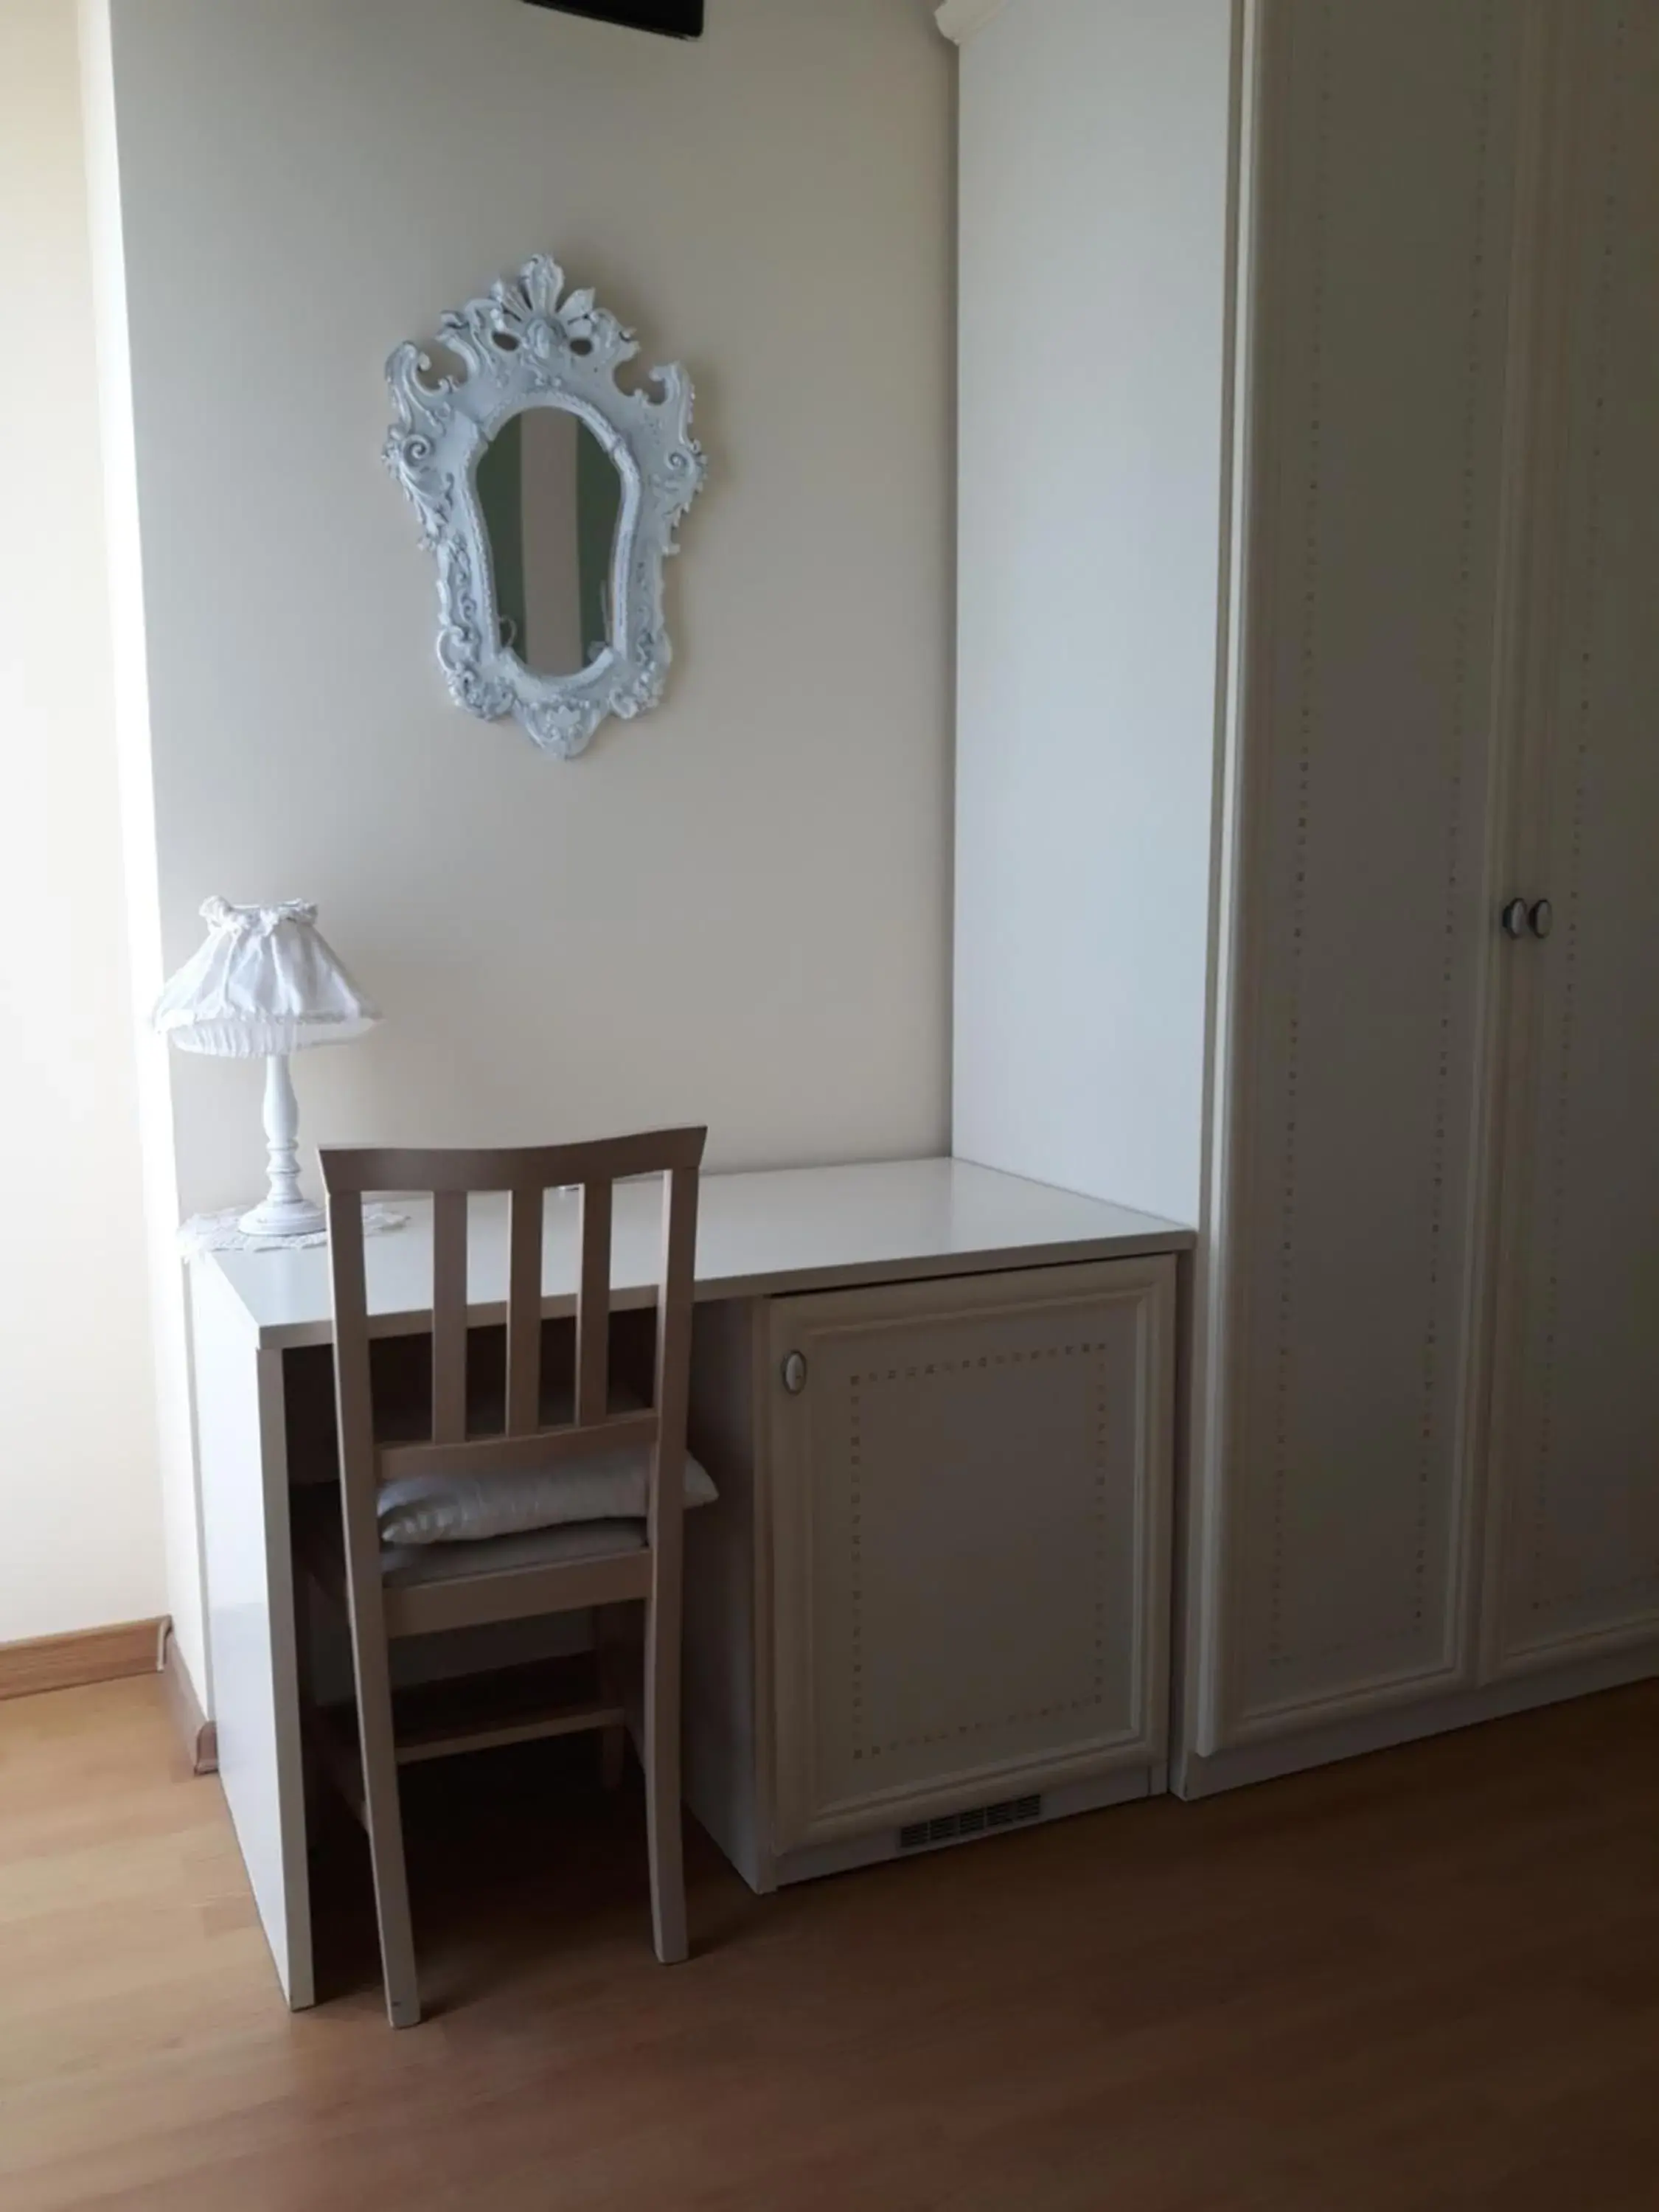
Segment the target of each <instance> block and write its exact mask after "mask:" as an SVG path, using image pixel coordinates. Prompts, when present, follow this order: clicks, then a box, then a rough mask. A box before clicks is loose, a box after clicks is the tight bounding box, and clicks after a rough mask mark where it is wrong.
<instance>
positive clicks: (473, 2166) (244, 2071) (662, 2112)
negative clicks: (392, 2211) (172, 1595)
mask: <svg viewBox="0 0 1659 2212" xmlns="http://www.w3.org/2000/svg"><path fill="white" fill-rule="evenodd" d="M1656 1741H1659V1690H1656V1689H1654V1688H1651V1687H1644V1688H1642V1689H1638V1690H1634V1691H1624V1692H1617V1693H1615V1694H1613V1695H1611V1696H1608V1697H1605V1698H1601V1699H1595V1700H1592V1701H1589V1702H1586V1703H1583V1704H1580V1705H1571V1706H1561V1707H1558V1708H1556V1709H1555V1710H1554V1711H1549V1712H1545V1713H1541V1714H1535V1715H1531V1716H1528V1717H1524V1718H1522V1719H1519V1720H1515V1721H1509V1722H1505V1723H1501V1724H1498V1725H1496V1726H1493V1727H1491V1728H1487V1729H1480V1730H1477V1731H1474V1732H1472V1733H1468V1734H1465V1735H1458V1736H1453V1737H1444V1738H1442V1739H1440V1740H1439V1741H1436V1742H1432V1743H1429V1744H1425V1745H1419V1746H1417V1747H1413V1748H1410V1749H1407V1750H1405V1751H1401V1752H1395V1753H1388V1754H1386V1755H1384V1756H1383V1757H1380V1758H1375V1759H1365V1760H1362V1761H1358V1762H1355V1763H1352V1764H1351V1765H1346V1766H1345V1767H1340V1768H1334V1769H1328V1770H1327V1771H1324V1772H1323V1773H1320V1774H1315V1775H1310V1776H1305V1777H1302V1778H1297V1779H1296V1780H1293V1781H1290V1782H1284V1783H1278V1784H1270V1785H1268V1786H1267V1787H1264V1788H1261V1789H1258V1790H1250V1791H1246V1792H1243V1793H1241V1794H1239V1795H1237V1796H1232V1797H1230V1798H1225V1799H1220V1800H1217V1801H1212V1802H1210V1803H1207V1804H1204V1805H1197V1806H1182V1805H1178V1804H1176V1803H1174V1802H1170V1801H1164V1802H1158V1803H1153V1804H1149V1805H1142V1806H1135V1807H1130V1808H1123V1809H1121V1810H1119V1811H1115V1812H1111V1813H1106V1814H1098V1815H1096V1816H1094V1817H1092V1818H1090V1819H1086V1820H1073V1821H1068V1822H1064V1823H1060V1824H1057V1825H1055V1826H1052V1827H1048V1828H1043V1829H1041V1830H1036V1831H1029V1832H1025V1833H1023V1834H1017V1835H1013V1836H1010V1837H1004V1838H998V1839H996V1840H995V1841H993V1842H987V1843H982V1844H973V1845H970V1846H969V1847H967V1848H964V1849H962V1850H955V1851H951V1852H946V1853H941V1854H939V1855H937V1856H935V1857H931V1858H929V1859H927V1860H922V1861H911V1862H907V1863H903V1864H902V1865H898V1866H894V1867H890V1868H885V1869H879V1870H878V1871H874V1872H871V1873H865V1874H860V1875H851V1876H848V1877H846V1878H844V1879H842V1880H841V1881H831V1882H823V1883H819V1884H817V1885H815V1886H812V1887H808V1888H805V1889H799V1890H796V1891H793V1892H792V1893H787V1894H786V1895H784V1896H782V1897H780V1898H775V1899H769V1900H761V1899H754V1898H751V1897H750V1896H749V1895H748V1893H747V1892H746V1891H744V1889H743V1888H742V1887H741V1886H740V1884H739V1883H738V1881H737V1879H736V1877H735V1876H734V1875H732V1874H730V1873H729V1871H727V1870H726V1868H725V1867H724V1864H723V1863H722V1862H720V1860H719V1859H718V1858H717V1857H715V1856H714V1853H713V1852H712V1851H711V1850H708V1848H707V1847H706V1846H705V1847H703V1848H702V1849H694V1850H692V1853H691V1867H692V1875H693V1882H692V1923H693V1930H694V1940H697V1941H699V1942H700V1950H699V1954H698V1955H697V1956H696V1957H695V1958H694V1960H692V1962H691V1964H690V1966H683V1967H679V1968H676V1969H674V1970H671V1971H665V1970H664V1969H662V1968H660V1967H659V1966H656V1964H655V1963H654V1961H653V1959H652V1957H651V1954H650V1950H649V1946H648V1941H647V1914H646V1905H645V1890H644V1882H643V1874H642V1867H641V1850H640V1844H639V1829H638V1823H637V1819H636V1814H637V1807H636V1805H635V1804H634V1803H633V1802H630V1799H629V1797H628V1796H624V1797H623V1799H622V1800H621V1801H620V1802H606V1801H605V1800H604V1799H602V1798H601V1797H600V1796H599V1795H598V1794H597V1792H595V1791H593V1790H591V1789H590V1788H588V1787H587V1786H586V1782H585V1780H584V1779H582V1778H581V1777H580V1776H577V1777H576V1778H574V1779H573V1778H572V1777H571V1772H570V1769H569V1766H568V1758H567V1761H566V1764H565V1765H563V1766H561V1765H559V1764H558V1762H557V1761H556V1760H555V1759H549V1758H548V1757H547V1756H546V1754H545V1753H544V1752H537V1753H525V1754H520V1753H505V1754H501V1755H500V1756H499V1757H498V1758H496V1759H494V1760H492V1761H479V1760H474V1761H471V1762H469V1763H468V1765H467V1766H466V1767H465V1768H464V1769H463V1768H458V1767H455V1766H451V1767H450V1768H449V1769H448V1770H447V1775H448V1783H447V1789H446V1788H445V1785H444V1784H442V1783H441V1782H440V1783H438V1784H436V1785H435V1787H436V1789H437V1790H439V1791H441V1792H442V1794H434V1789H433V1788H432V1787H428V1786H427V1785H426V1784H423V1785H422V1791H423V1794H422V1796H421V1797H420V1799H419V1802H416V1805H415V1806H414V1808H413V1818H412V1825H413V1826H415V1827H416V1831H417V1836H416V1846H415V1849H414V1853H413V1876H414V1881H415V1886H416V1915H417V1924H418V1926H419V1929H420V1933H421V1938H422V1955H423V1965H424V1966H425V1969H426V1982H427V1986H428V1995H429V1996H431V1997H432V1998H433V1999H434V2000H435V2002H436V2005H437V2007H438V2008H439V2009H438V2010H437V2012H436V2016H435V2018H434V2019H433V2020H432V2021H430V2022H429V2024H428V2026H426V2027H422V2028H421V2029H418V2030H416V2031H414V2032H413V2033H407V2034H404V2035H393V2034H392V2033H391V2031H390V2030H388V2029H387V2028H386V2027H385V2025H384V2024H383V2021H382V2018H381V2015H380V2003H379V1998H378V1995H377V1994H376V1992H375V1990H374V1988H373V1987H372V1986H370V1985H369V1984H368V1981H367V1979H366V1976H367V1973H368V1966H369V1954H368V1952H367V1950H366V1949H365V1948H364V1945H363V1942H362V1933H361V1928H360V1924H359V1923H360V1920H361V1916H362V1905H363V1893H362V1887H361V1870H360V1868H359V1866H358V1864H357V1862H356V1857H355V1847H354V1846H352V1845H349V1844H348V1845H346V1846H343V1854H342V1863H343V1866H344V1868H345V1878H344V1880H343V1887H342V1891H341V1894H340V1896H339V1897H338V1898H337V1899H336V1901H335V1905H334V1907H333V1916H332V1923H331V1926H332V1936H331V1957H332V1959H333V1962H334V1963H333V1968H332V1971H333V1973H334V1976H335V1978H336V1981H337V1984H339V1985H340V1986H341V1987H342V1990H343V1994H340V1995H338V1996H335V1997H334V1998H333V1999H332V2000H331V2002H328V2003H326V2004H325V2005H323V2006H321V2007H320V2008H319V2009H318V2010H317V2011H316V2012H314V2013H313V2014H311V2015H307V2016H306V2017H302V2018H298V2019H292V2018H290V2017H289V2015H287V2014H286V2013H285V2012H284V2011H283V2008H282V2007H281V2005H280V2003H279V2002H278V1999H277V1996H276V1987H275V1984H274V1982H273V1980H272V1978H271V1974H270V1966H269V1964H268V1961H267V1959H266V1956H265V1954H264V1945H263V1942H262V1940H261V1938H260V1936H259V1933H258V1929H257V1927H256V1925H255V1924H254V1921H253V1917H252V1909H251V1906H250V1905H249V1901H248V1898H247V1894H246V1888H245V1886H244V1883H243V1879H242V1874H241V1869H240V1863H239V1862H238V1860H237V1857H236V1855H235V1850H234V1845H233V1844H232V1842H231V1840H230V1836H229V1830H228V1821H227V1819H226V1816H225V1812H224V1807H223V1802H222V1799H221V1797H220V1795H219V1792H218V1789H217V1786H216V1784H215V1783H213V1782H212V1781H210V1780H208V1781H201V1782H192V1781H190V1780H188V1779H186V1778H185V1777H184V1775H183V1773H182V1771H181V1768H180V1766H179V1764H178V1763H177V1760H176V1758H175V1755H174V1753H173V1748H172V1746H171V1743H170V1741H169V1737H168V1735H167V1727H166V1722H165V1718H164V1716H163V1712H162V1709H161V1698H160V1694H159V1690H158V1688H157V1686H156V1685H155V1683H154V1682H153V1681H127V1682H120V1683H114V1684H112V1685H110V1686H107V1687H105V1688H100V1689H95V1690H74V1691H64V1692H58V1693H56V1694H54V1695H52V1696H49V1697H41V1698H36V1699H23V1700H19V1701H17V1702H15V1703H13V1704H9V1705H0V2206H3V2208H4V2212H39V2208H46V2207H54V2208H57V2207H68V2206H76V2207H80V2206H120V2207H132V2208H137V2207H141V2206H142V2207H155V2208H158V2212H159V2208H161V2207H167V2208H170V2212H277V2208H281V2212H334V2208H336V2207H338V2208H341V2212H345V2208H350V2212H375V2208H379V2207H381V2206H385V2207H387V2208H392V2207H396V2208H398V2212H417V2208H428V2207H439V2206H443V2207H450V2206H454V2207H465V2208H469V2212H484V2208H490V2209H491V2212H495V2208H508V2212H512V2209H513V2208H518V2207H521V2206H522V2207H526V2208H536V2212H567V2208H579V2207H580V2208H589V2207H607V2208H610V2207H622V2208H629V2212H632V2208H635V2207H639V2208H646V2207H651V2208H662V2212H678V2208H698V2212H712V2209H713V2208H732V2212H736V2208H738V2207H741V2208H744V2212H763V2208H769V2207H787V2208H790V2212H819V2208H823V2212H830V2208H834V2212H842V2208H852V2207H859V2208H868V2212H911V2208H922V2207H934V2206H939V2207H947V2206H948V2207H950V2208H951V2212H990V2208H993V2207H995V2208H1003V2207H1016V2208H1024V2212H1062V2208H1064V2212H1085V2208H1086V2212H1095V2208H1099V2212H1197V2208H1200V2207H1203V2208H1216V2212H1255V2208H1262V2209H1263V2212H1266V2209H1267V2208H1273V2212H1417V2208H1430V2207H1433V2208H1447V2212H1450V2208H1454V2207H1455V2208H1457V2212H1477V2209H1478V2208H1485V2207H1490V2208H1492V2212H1497V2208H1500V2207H1501V2208H1503V2212H1531V2208H1534V2207H1537V2208H1546V2207H1547V2208H1550V2212H1558V2208H1559V2209H1560V2212H1615V2209H1616V2208H1626V2207H1628V2208H1638V2207H1640V2208H1644V2212H1656V2208H1659V1759H1656V1757H1655V1748H1656ZM443 1771H444V1770H430V1771H429V1772H430V1773H431V1774H432V1775H434V1776H440V1775H441V1774H442V1773H443ZM416 1772H422V1770H416ZM458 1784H459V1787H458V1786H457V1785H458ZM561 1792H562V1793H563V1796H562V1801H561V1799H560V1793H561ZM544 1812H545V1814H546V1815H547V1818H546V1820H545V1821H544V1822H543V1821H542V1820H541V1815H542V1814H543V1813H544ZM694 1840H695V1839H694ZM469 1872H470V1873H471V1875H472V1876H475V1877H476V1878H475V1879H468V1878H467V1876H468V1875H469Z"/></svg>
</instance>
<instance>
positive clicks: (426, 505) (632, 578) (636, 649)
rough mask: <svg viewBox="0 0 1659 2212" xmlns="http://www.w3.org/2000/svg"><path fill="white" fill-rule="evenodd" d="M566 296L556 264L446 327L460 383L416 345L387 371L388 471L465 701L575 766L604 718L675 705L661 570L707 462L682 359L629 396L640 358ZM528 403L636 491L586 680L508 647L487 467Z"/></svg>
mask: <svg viewBox="0 0 1659 2212" xmlns="http://www.w3.org/2000/svg"><path fill="white" fill-rule="evenodd" d="M563 293H564V272H563V271H562V270H561V269H560V268H559V266H558V264H556V262H554V261H552V260H550V258H548V257H547V256H546V255H545V254H539V255H538V256H537V258H535V259H534V260H533V261H527V262H526V264H525V265H524V267H523V269H522V270H520V273H519V275H518V276H517V277H516V279H515V278H508V277H503V278H502V279H501V282H500V283H497V284H495V285H494V286H492V287H491V289H490V290H489V293H488V294H487V295H486V296H485V297H484V298H483V299H481V300H472V301H468V303H467V305H466V306H465V307H459V308H456V309H453V310H452V311H451V312H450V313H447V314H446V315H443V316H442V317H441V318H440V319H439V323H438V331H437V336H438V341H439V343H440V344H441V345H442V346H443V347H444V348H445V349H447V351H448V352H449V353H451V354H452V355H453V356H456V358H457V359H458V360H459V362H460V364H461V368H462V374H460V375H459V376H456V377H448V376H443V375H441V374H438V373H437V372H436V370H435V368H434V367H433V363H432V362H431V359H430V358H429V356H428V355H427V354H426V353H425V352H424V351H423V350H422V348H421V347H420V346H418V345H416V344H413V343H410V344H406V345H400V346H399V347H398V349H397V351H396V352H395V353H394V354H393V355H392V358H391V360H390V361H389V362H387V363H386V380H387V381H388V383H389V384H390V385H391V387H392V400H393V403H394V404H395V406H396V408H397V414H398V419H397V421H396V422H394V423H393V425H392V428H391V430H390V431H389V432H388V434H387V436H386V465H387V467H388V468H389V469H390V470H391V471H392V474H393V476H395V477H397V479H398V483H401V484H402V486H403V488H404V490H405V491H406V492H407V493H408V495H409V496H410V501H412V502H413V504H414V507H415V511H416V514H417V515H418V516H419V517H420V524H421V541H422V544H424V545H425V546H427V547H428V550H430V551H431V552H432V553H433V554H434V555H435V556H436V559H437V563H438V660H439V664H440V665H441V668H442V669H443V671H444V674H445V676H446V677H447V679H448V683H449V689H450V692H451V694H452V696H453V698H454V699H455V702H456V703H457V704H458V705H459V706H462V707H465V708H467V709H468V710H469V712H471V713H472V714H478V715H481V716H482V717H483V719H484V720H486V721H491V722H493V721H498V720H500V719H501V717H502V716H503V715H506V714H514V715H516V716H517V717H518V720H520V722H521V723H522V724H523V726H524V727H525V729H526V731H527V732H529V734H530V735H531V737H532V738H534V739H535V741H536V743H537V744H538V745H539V746H541V748H542V749H543V750H544V752H550V753H554V754H556V755H557V757H559V758H560V759H561V760H573V759H574V757H575V756H576V755H577V754H578V753H580V752H582V751H584V750H586V746H587V744H588V743H589V741H590V739H591V738H592V735H593V732H595V730H597V729H598V727H599V724H600V723H601V722H602V721H604V720H605V716H606V715H607V714H617V715H620V716H621V717H622V718H623V720H625V721H628V720H632V719H633V717H634V716H635V714H643V713H645V711H646V710H647V708H651V707H654V706H655V705H656V704H657V702H658V701H659V699H660V698H661V696H662V691H663V684H664V682H665V678H666V677H667V673H668V664H669V661H670V659H671V657H672V656H671V647H670V645H669V641H668V632H667V629H666V627H665V623H664V620H663V574H662V567H663V562H664V560H665V557H666V556H667V555H669V554H671V553H674V552H677V551H678V550H679V549H678V546H677V544H675V531H676V529H677V528H678V523H679V520H680V517H681V516H682V515H683V514H684V512H685V510H686V508H687V507H690V504H691V501H693V500H694V499H695V498H696V495H697V492H698V490H699V489H701V487H702V481H703V477H704V473H705V471H706V466H707V465H706V463H705V461H704V459H703V454H702V447H700V446H699V445H698V444H697V443H696V440H695V439H694V438H693V437H692V435H691V382H690V378H689V377H688V376H687V375H686V373H685V371H684V368H680V367H679V366H678V364H675V365H673V366H671V367H669V368H653V370H652V371H651V374H650V376H649V378H648V379H647V383H648V384H649V385H652V386H655V388H656V390H657V392H659V395H660V396H659V397H658V398H653V397H651V395H650V393H649V392H647V391H638V392H623V390H621V389H620V387H619V386H618V385H617V374H616V373H617V369H618V368H620V367H621V366H622V364H623V362H629V361H632V360H633V359H634V358H635V356H636V355H637V354H638V352H639V350H640V349H639V345H638V343H637V342H636V340H635V337H634V335H633V333H632V332H631V331H625V330H624V329H623V326H622V325H621V324H620V323H619V322H618V321H617V319H616V317H615V316H614V315H611V314H607V313H605V310H604V309H603V308H601V307H595V306H594V304H593V295H592V292H572V293H571V294H570V295H568V297H562V294H563ZM528 407H562V408H564V409H565V410H568V412H569V413H571V414H573V415H575V416H578V417H579V418H580V421H582V422H586V425H587V427H588V428H589V429H590V430H591V431H592V433H593V435H594V436H595V437H596V438H597V439H598V440H599V443H600V444H601V445H602V446H603V447H604V448H605V452H606V453H608V454H609V455H610V456H611V460H612V461H613V462H614V463H615V465H616V467H617V471H618V473H619V474H620V476H621V477H622V481H623V500H622V515H621V519H620V520H619V522H618V524H617V542H616V547H615V551H614V554H613V556H612V563H613V565H612V570H611V637H610V640H609V641H608V643H607V645H606V647H605V651H604V652H603V653H599V655H598V656H597V657H596V658H595V659H593V660H592V661H590V662H589V663H588V665H587V666H586V668H584V669H581V670H580V671H579V672H578V673H576V674H575V675H574V676H542V675H538V674H537V673H536V671H534V670H533V669H531V668H527V667H526V665H525V664H524V662H523V661H522V660H521V659H520V658H519V656H518V654H517V653H514V652H513V649H512V648H511V647H510V646H507V645H503V644H502V643H501V622H500V619H499V614H498V610H497V608H496V605H495V580H494V577H493V574H492V573H491V568H490V558H489V534H488V532H487V531H486V529H485V526H484V519H483V510H482V508H481V507H480V504H479V501H478V491H477V466H478V461H479V459H480V457H481V456H482V455H483V452H484V449H485V447H487V446H488V445H489V441H490V440H491V439H492V438H493V437H494V436H495V433H496V432H497V431H498V430H499V429H500V428H501V426H502V424H503V423H505V422H507V421H508V420H509V419H510V418H511V417H512V416H514V415H519V414H521V413H522V412H523V411H524V410H525V409H526V408H528Z"/></svg>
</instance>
